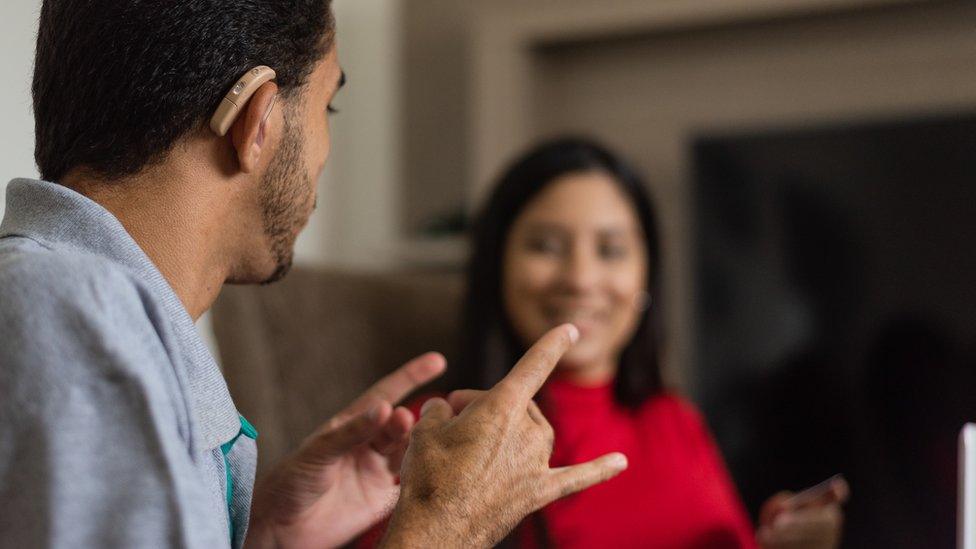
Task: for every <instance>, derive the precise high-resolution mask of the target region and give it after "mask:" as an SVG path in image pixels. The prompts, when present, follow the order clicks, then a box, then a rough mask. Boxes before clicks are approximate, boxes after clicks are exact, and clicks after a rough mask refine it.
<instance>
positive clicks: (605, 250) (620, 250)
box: [600, 244, 629, 259]
mask: <svg viewBox="0 0 976 549" xmlns="http://www.w3.org/2000/svg"><path fill="white" fill-rule="evenodd" d="M628 252H629V250H628V249H627V246H624V245H622V244H604V245H602V246H600V257H602V258H604V259H622V258H624V257H627V253H628Z"/></svg>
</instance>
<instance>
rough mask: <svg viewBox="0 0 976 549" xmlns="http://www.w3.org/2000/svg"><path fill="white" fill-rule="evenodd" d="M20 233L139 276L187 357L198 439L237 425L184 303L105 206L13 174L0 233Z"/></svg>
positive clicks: (231, 432) (223, 438) (211, 438)
mask: <svg viewBox="0 0 976 549" xmlns="http://www.w3.org/2000/svg"><path fill="white" fill-rule="evenodd" d="M5 236H23V237H27V238H30V239H31V240H35V241H37V242H39V243H41V244H44V245H45V246H48V247H50V248H52V249H55V250H57V249H59V248H62V249H63V248H66V247H67V248H74V249H77V250H81V251H85V252H88V253H92V254H95V255H99V256H102V257H104V258H106V259H108V260H110V261H113V262H115V263H118V264H120V265H122V266H124V267H125V268H127V269H128V270H129V271H130V272H132V273H134V274H135V276H136V277H138V278H139V279H140V280H142V281H143V282H144V283H145V284H146V285H147V286H148V287H149V289H150V290H151V291H152V293H153V294H154V295H155V296H156V299H157V300H158V301H159V302H160V303H161V304H162V307H163V310H164V311H165V313H166V316H167V317H168V319H169V321H170V322H171V323H172V327H173V333H174V334H175V336H176V340H177V344H178V345H179V346H180V351H181V354H182V355H183V357H184V360H185V363H186V370H187V371H186V376H187V377H186V379H187V381H188V382H189V389H190V393H191V395H192V397H191V398H192V406H193V409H194V411H195V414H196V416H197V417H196V420H197V421H196V422H197V425H198V426H199V428H200V430H201V434H202V436H203V441H204V443H205V444H206V445H207V447H208V448H215V447H217V446H220V445H221V444H223V443H224V442H227V441H228V440H230V439H231V438H233V437H234V436H235V435H237V433H238V432H239V431H240V428H241V424H240V416H239V415H238V413H237V408H236V407H235V406H234V402H233V400H231V397H230V392H229V391H228V390H227V383H226V382H225V381H224V377H223V375H222V374H221V372H220V368H218V366H217V363H216V361H215V360H214V358H213V356H212V355H211V354H210V351H209V349H207V346H206V344H204V342H203V340H202V339H201V338H200V334H199V332H198V331H197V329H196V326H194V324H193V319H191V318H190V315H189V313H187V311H186V308H185V307H184V306H183V303H182V302H181V301H180V299H179V297H177V295H176V292H174V291H173V289H172V287H170V285H169V283H168V282H166V279H165V278H163V275H162V273H160V272H159V269H157V268H156V266H155V265H154V264H153V262H152V261H151V260H150V259H149V257H148V256H147V255H146V254H145V252H143V250H142V248H140V247H139V245H138V244H137V243H136V241H135V240H133V239H132V237H131V236H130V235H129V233H128V232H126V230H125V228H124V227H123V226H122V223H120V222H119V220H118V219H116V218H115V216H113V215H112V214H111V213H110V212H109V211H108V210H106V209H105V208H103V207H102V206H101V205H99V204H98V203H96V202H94V201H93V200H91V199H89V198H88V197H86V196H84V195H82V194H79V193H77V192H75V191H72V190H71V189H68V188H67V187H64V186H61V185H57V184H55V183H48V182H46V181H37V180H31V179H14V180H13V181H11V182H10V184H9V185H8V187H7V209H6V212H5V215H4V218H3V222H2V223H0V238H2V237H5Z"/></svg>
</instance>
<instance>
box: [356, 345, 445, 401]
mask: <svg viewBox="0 0 976 549" xmlns="http://www.w3.org/2000/svg"><path fill="white" fill-rule="evenodd" d="M446 367H447V362H446V360H445V359H444V356H443V355H441V354H439V353H427V354H425V355H421V356H419V357H417V358H415V359H413V360H411V361H409V362H407V363H406V364H404V365H403V366H400V367H399V368H397V369H396V370H395V371H393V372H392V373H390V374H388V375H386V376H385V377H384V378H382V379H380V380H379V381H377V382H376V383H375V384H373V386H372V387H370V388H369V389H367V390H366V392H365V393H363V395H362V396H360V397H359V398H357V399H356V400H355V401H354V402H353V403H352V404H351V405H349V407H348V408H346V409H345V410H344V411H343V412H342V414H341V415H356V414H358V413H360V412H362V411H364V410H366V409H368V408H370V407H372V406H374V405H375V404H376V403H377V402H381V401H382V402H388V403H390V404H391V405H393V406H396V405H397V404H398V403H399V402H400V401H401V400H403V398H404V397H406V396H407V395H409V394H410V393H412V392H413V391H414V390H415V389H417V388H419V387H421V386H422V385H424V384H426V383H428V382H429V381H431V380H433V379H434V378H436V377H438V376H439V375H441V374H442V373H444V370H445V368H446Z"/></svg>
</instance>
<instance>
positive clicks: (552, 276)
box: [461, 139, 846, 548]
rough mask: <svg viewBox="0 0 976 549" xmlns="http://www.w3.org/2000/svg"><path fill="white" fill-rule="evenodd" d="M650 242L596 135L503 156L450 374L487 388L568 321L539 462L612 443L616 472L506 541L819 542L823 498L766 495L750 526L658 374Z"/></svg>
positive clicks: (650, 215)
mask: <svg viewBox="0 0 976 549" xmlns="http://www.w3.org/2000/svg"><path fill="white" fill-rule="evenodd" d="M660 266H661V262H660V247H659V242H658V234H657V227H656V222H655V218H654V211H653V209H652V207H651V204H650V201H649V199H648V197H647V195H646V191H645V185H644V183H643V182H642V181H641V179H640V177H639V176H638V175H637V173H636V172H635V171H634V170H633V169H631V168H630V167H629V166H627V165H626V164H625V163H624V162H623V161H621V160H620V159H619V158H617V157H616V156H615V155H613V154H612V153H610V152H609V151H607V150H606V149H604V148H602V147H601V146H599V145H597V144H595V143H592V142H589V141H586V140H580V139H563V140H558V141H553V142H549V143H546V144H543V145H541V146H540V147H538V148H536V149H534V150H532V151H530V152H529V153H528V154H526V155H525V156H524V157H522V158H521V159H520V160H518V161H516V162H515V164H514V165H513V166H512V167H510V168H509V170H508V171H507V172H506V173H505V174H504V176H503V177H502V178H501V180H500V182H499V183H498V185H497V187H496V188H495V189H494V192H493V194H492V196H491V197H490V199H489V201H488V203H487V205H486V207H485V209H484V211H483V212H482V215H481V216H480V218H479V221H478V223H477V225H476V227H475V233H474V252H473V256H472V259H471V262H470V266H469V271H468V283H469V293H468V298H467V302H466V307H465V317H464V321H465V322H464V345H463V347H462V349H464V351H465V356H464V360H462V364H461V367H462V368H463V370H462V371H463V374H468V375H470V376H472V377H471V378H469V379H466V380H463V381H464V383H462V385H464V386H480V387H490V386H491V385H493V384H494V383H495V382H496V381H498V380H499V379H500V378H501V377H502V376H503V375H504V374H505V373H506V371H507V369H508V368H509V367H510V365H511V364H514V363H515V362H516V361H517V359H518V357H519V356H521V354H522V353H523V352H524V351H525V349H526V348H527V347H528V345H529V344H531V343H532V342H534V341H535V340H537V339H538V338H539V337H541V336H542V335H543V334H544V333H545V332H546V331H547V330H548V329H550V328H552V327H554V326H557V325H559V324H562V323H564V322H572V323H574V324H575V325H576V326H577V327H578V328H579V329H580V332H581V334H582V337H581V338H580V341H579V343H578V344H577V345H576V346H575V347H574V348H573V349H571V350H570V351H569V353H567V355H566V356H565V357H564V358H563V360H562V361H561V362H560V364H559V366H558V367H557V370H556V372H555V373H554V375H553V378H552V379H551V381H550V382H549V383H548V384H547V385H546V387H545V388H544V389H543V391H542V392H541V393H540V395H539V402H540V405H541V406H542V407H543V410H544V412H545V413H546V415H547V417H548V418H549V421H550V422H551V423H552V425H553V427H554V429H555V432H556V443H555V447H554V450H553V457H552V465H553V466H561V465H568V464H572V463H578V462H581V461H585V460H588V459H592V458H594V457H597V456H599V455H602V454H604V453H606V452H608V451H615V450H619V451H623V452H624V453H625V454H626V455H627V457H628V460H629V462H630V467H629V468H628V470H627V471H626V472H624V473H623V474H622V475H620V476H619V477H618V478H616V479H614V480H612V481H610V482H607V483H606V484H604V485H601V486H596V487H594V488H592V489H590V490H587V491H585V492H583V493H581V494H578V495H576V496H573V497H571V498H567V499H564V500H561V501H558V502H556V503H554V504H552V505H550V506H549V507H547V508H545V509H543V510H542V511H541V512H540V513H539V514H538V515H537V516H536V517H534V518H533V519H532V520H527V521H526V523H525V524H523V526H522V527H521V528H520V530H519V531H518V533H517V534H516V535H517V539H518V541H519V542H521V544H522V545H525V546H533V545H554V546H556V547H622V546H643V547H647V546H653V547H676V548H677V547H681V548H690V547H709V548H712V547H714V548H720V547H754V546H756V545H757V540H758V542H759V544H761V545H762V546H764V547H770V548H772V547H832V546H835V545H836V544H837V539H838V538H839V531H840V522H841V512H840V507H839V500H840V499H842V498H843V496H844V492H845V491H846V486H844V485H843V483H842V481H840V482H837V483H836V485H835V486H832V487H831V490H830V492H829V494H828V495H826V496H825V497H824V500H823V501H825V502H826V503H825V504H822V505H820V504H816V505H812V506H808V507H806V508H804V509H797V510H789V509H788V506H789V505H790V504H789V503H788V502H789V499H788V495H787V494H780V495H777V496H774V498H772V499H771V500H770V501H769V502H767V504H766V506H765V507H764V509H763V516H762V517H761V524H762V526H761V527H760V531H759V533H758V536H757V535H756V534H754V533H753V530H752V526H751V525H750V524H749V521H748V518H747V516H746V513H745V511H744V509H743V507H742V504H741V502H740V501H739V498H738V495H737V493H736V490H735V487H734V485H733V483H732V481H731V479H730V477H729V475H728V473H727V472H726V469H725V466H724V464H723V461H722V458H721V455H720V454H719V451H718V449H717V448H716V446H715V444H714V443H713V441H712V438H711V435H710V434H709V432H708V429H707V427H706V426H705V424H704V422H703V421H702V418H701V416H700V414H699V413H698V412H697V411H696V410H695V409H694V407H693V406H692V405H691V404H690V403H688V402H687V401H685V400H683V399H681V398H680V397H678V396H676V395H675V394H674V393H671V392H668V391H667V390H666V389H665V387H664V385H663V383H662V378H661V371H660V366H659V365H660V357H659V355H660V348H661V346H660V339H661V337H660V336H661V330H660V321H661V318H660V314H659V312H658V311H659V303H660V284H659V281H660Z"/></svg>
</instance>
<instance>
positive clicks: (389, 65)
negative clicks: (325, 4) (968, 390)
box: [296, 0, 402, 270]
mask: <svg viewBox="0 0 976 549" xmlns="http://www.w3.org/2000/svg"><path fill="white" fill-rule="evenodd" d="M401 11H402V5H401V2H400V1H399V0H338V1H337V2H336V3H335V13H336V18H337V19H338V47H339V60H340V63H341V64H342V66H343V68H344V70H345V71H346V76H347V78H348V83H347V84H346V87H345V88H344V89H343V90H342V91H341V92H340V93H339V96H338V98H337V99H336V101H335V107H336V108H338V109H339V110H340V111H341V112H340V113H339V114H337V115H334V116H333V117H332V157H331V159H330V160H329V162H328V164H326V168H325V173H324V174H323V177H322V181H320V183H319V211H317V212H316V213H315V215H313V216H312V219H311V221H310V223H309V226H308V227H307V228H306V230H305V232H304V233H303V234H302V236H301V237H300V238H299V241H298V246H297V249H296V262H298V263H303V264H312V265H332V266H340V267H346V268H357V269H369V270H376V269H385V268H389V267H391V266H393V265H395V264H396V262H397V258H396V249H397V244H398V241H399V238H398V235H399V226H400V223H399V219H400V218H399V211H400V209H399V208H398V206H397V204H398V200H399V198H400V197H399V195H398V192H397V191H398V188H399V179H398V173H399V171H400V162H401V155H400V140H399V135H400V129H399V128H400V110H401V109H400V100H399V97H400V89H401V83H400V80H401V79H400V74H401V73H400V66H401V62H400V51H401V50H400V36H401V34H400V32H401V31H400V23H399V20H400V16H401Z"/></svg>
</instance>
